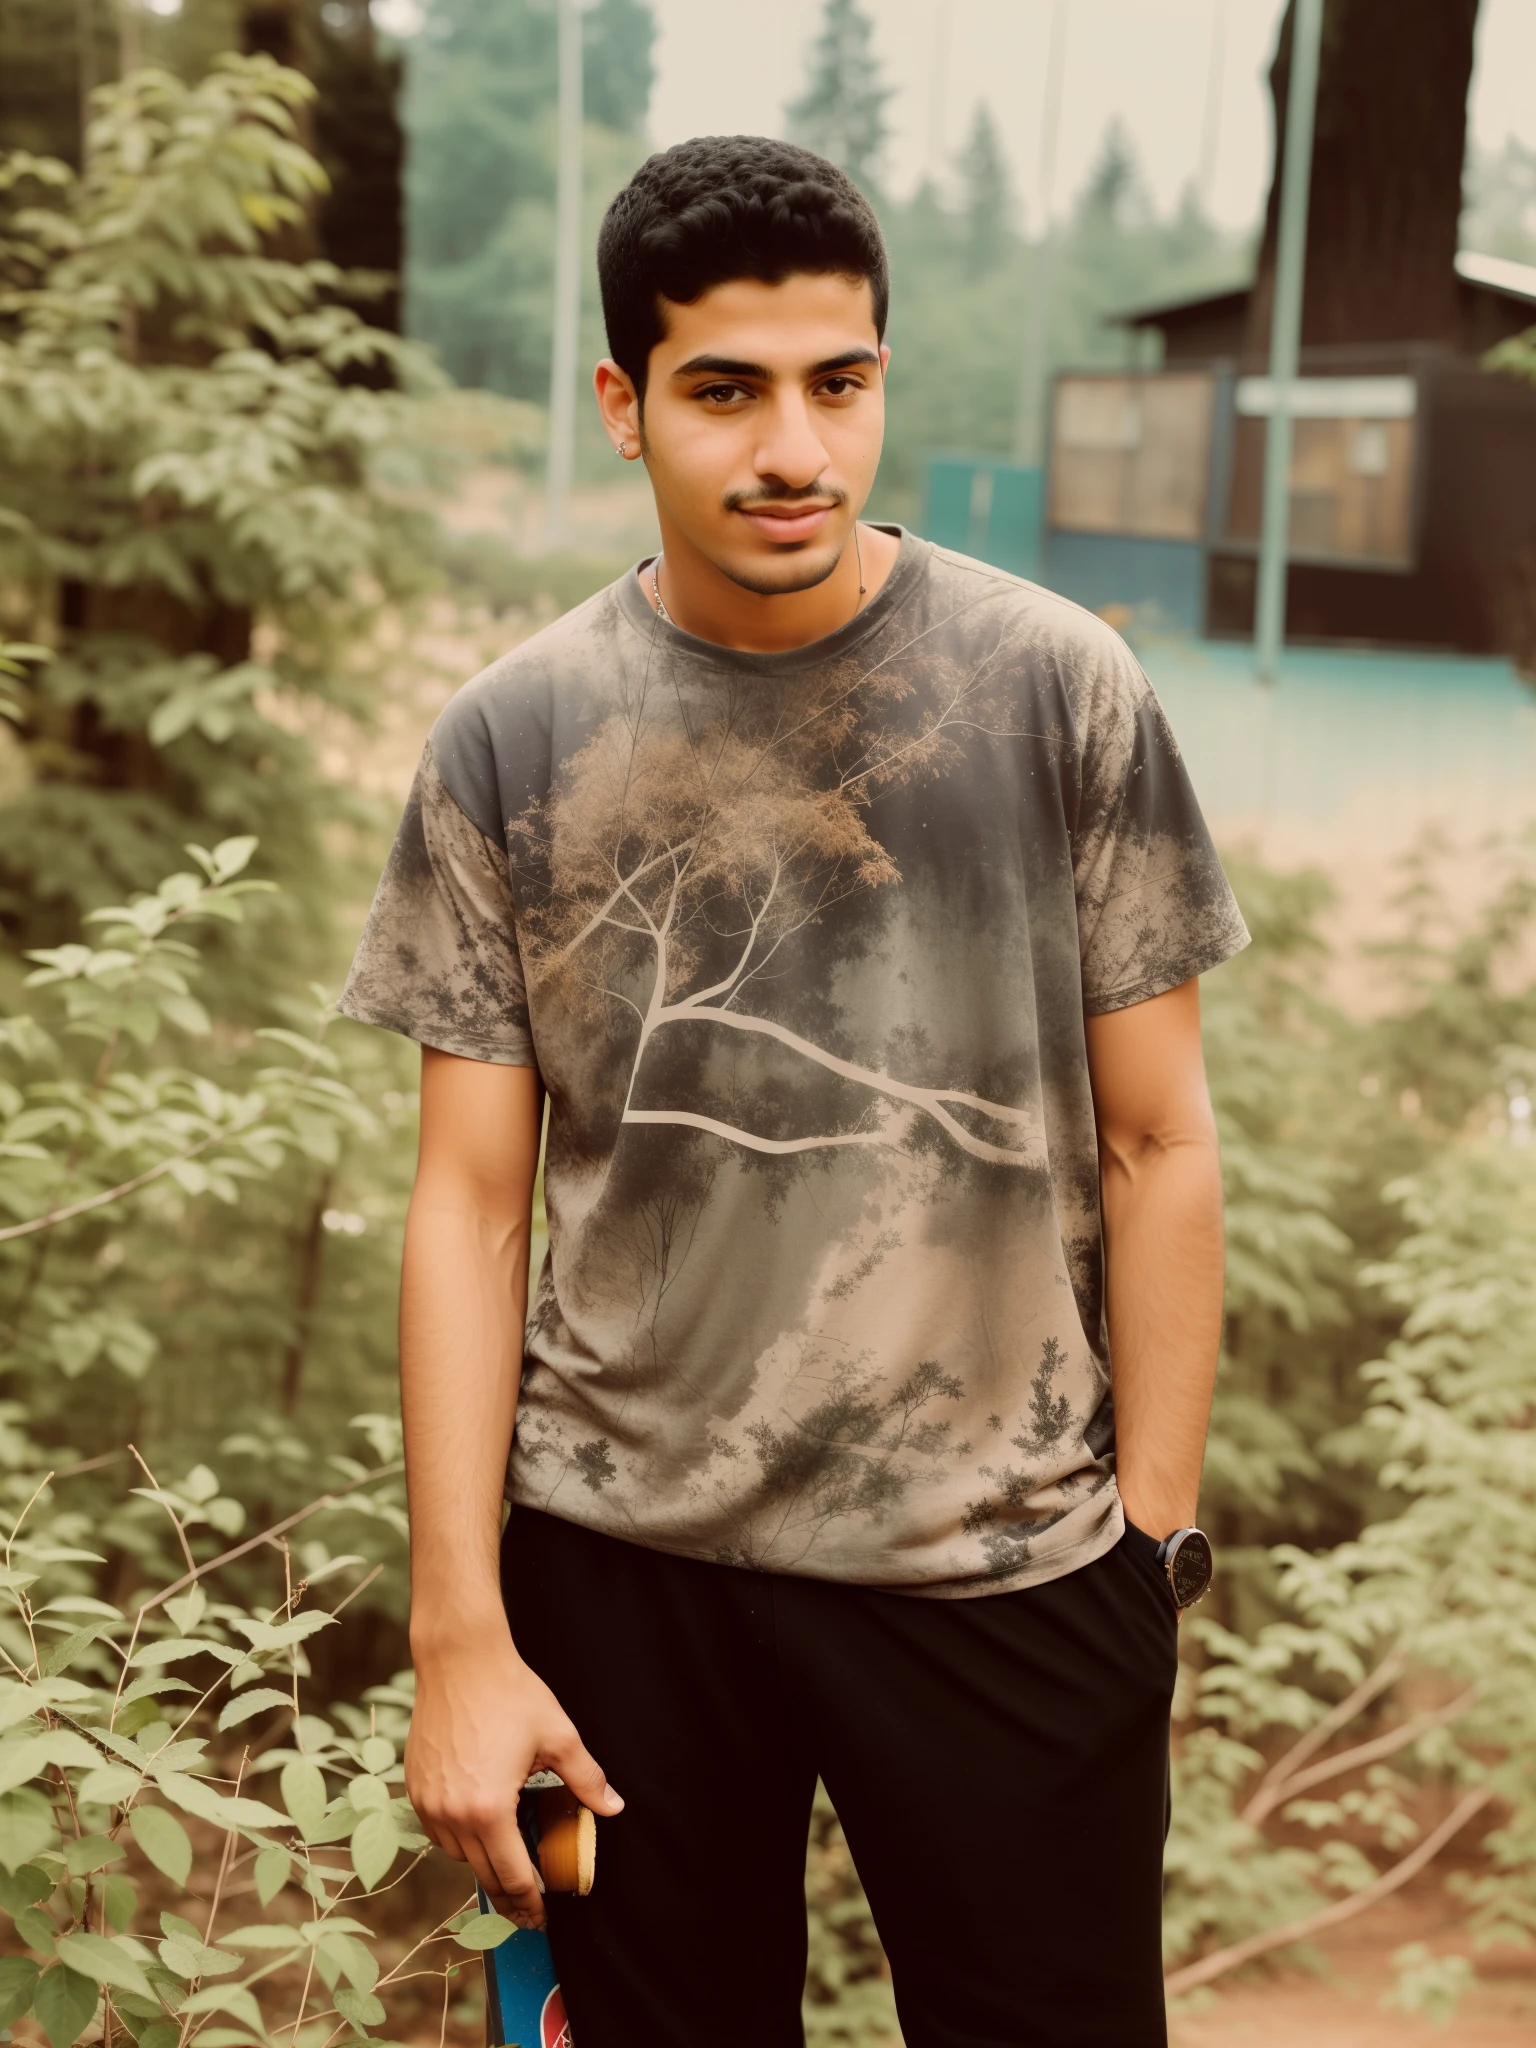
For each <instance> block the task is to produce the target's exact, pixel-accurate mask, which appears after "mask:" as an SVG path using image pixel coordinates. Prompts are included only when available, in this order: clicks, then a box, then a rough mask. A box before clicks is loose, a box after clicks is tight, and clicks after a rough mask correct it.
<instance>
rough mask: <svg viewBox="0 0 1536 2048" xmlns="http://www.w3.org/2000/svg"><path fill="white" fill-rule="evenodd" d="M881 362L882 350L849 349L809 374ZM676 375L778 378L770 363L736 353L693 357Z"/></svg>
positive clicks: (768, 380)
mask: <svg viewBox="0 0 1536 2048" xmlns="http://www.w3.org/2000/svg"><path fill="white" fill-rule="evenodd" d="M879 362H880V357H879V353H878V352H877V351H876V350H875V349H872V348H848V349H844V350H843V352H842V354H841V355H838V356H828V357H827V359H826V361H825V362H822V363H812V365H811V367H810V369H809V370H808V371H807V372H806V375H807V376H808V377H830V376H833V375H834V374H835V373H836V372H837V371H838V370H854V369H858V368H859V367H860V366H862V365H868V364H871V363H873V364H874V365H876V366H877V367H878V365H879ZM672 374H673V376H674V377H750V378H751V379H752V381H753V382H754V383H757V384H771V383H772V382H773V381H774V376H773V372H772V370H770V369H769V368H768V367H767V365H766V364H764V363H743V362H738V361H737V359H736V358H735V357H734V356H710V355H703V356H690V357H689V358H688V360H687V362H686V363H680V364H679V365H678V367H677V368H676V369H675V370H674V371H673V372H672Z"/></svg>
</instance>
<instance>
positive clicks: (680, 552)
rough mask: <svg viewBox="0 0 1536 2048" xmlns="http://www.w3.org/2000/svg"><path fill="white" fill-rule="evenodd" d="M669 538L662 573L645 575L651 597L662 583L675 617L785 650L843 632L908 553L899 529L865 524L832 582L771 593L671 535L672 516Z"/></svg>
mask: <svg viewBox="0 0 1536 2048" xmlns="http://www.w3.org/2000/svg"><path fill="white" fill-rule="evenodd" d="M662 542H663V552H662V555H661V560H660V576H659V578H655V577H653V576H652V575H651V574H649V573H647V575H646V576H645V578H644V579H643V581H644V582H645V584H646V586H647V591H646V594H647V596H648V597H649V599H650V601H651V602H652V603H653V604H654V603H655V598H656V588H657V584H658V582H659V585H660V592H661V599H662V603H663V604H664V605H665V606H666V611H667V617H668V618H669V619H671V621H672V623H673V624H674V625H675V626H679V627H680V628H681V629H682V630H683V632H685V633H692V634H693V635H694V637H695V638H696V639H699V640H712V641H713V642H714V643H715V645H716V646H717V647H731V648H734V649H736V650H737V651H738V652H740V653H742V654H784V653H787V652H789V651H790V650H792V649H793V648H796V647H808V646H809V645H810V643H811V642H812V641H813V640H824V639H826V637H827V635H828V634H829V633H835V632H837V630H838V629H839V627H842V626H846V625H847V624H848V621H849V620H850V619H852V618H854V617H855V616H856V615H857V614H858V613H859V612H860V611H862V609H863V608H864V606H865V605H867V604H868V603H869V602H870V601H871V600H872V599H873V598H874V597H875V596H876V595H877V593H878V592H879V590H880V588H881V586H882V585H883V584H884V583H885V581H886V578H887V577H888V576H889V575H890V573H891V571H892V570H893V569H894V568H895V566H896V557H897V556H898V554H900V552H901V543H900V541H899V540H897V538H896V536H895V535H894V534H890V533H885V532H883V531H882V530H881V529H880V528H879V527H878V526H866V525H863V524H862V523H861V524H860V525H859V527H858V541H857V544H855V542H854V540H853V539H852V537H850V539H849V542H848V545H847V547H845V548H844V550H843V552H842V555H841V557H840V559H839V561H838V564H837V567H836V568H835V569H834V570H833V571H832V574H831V575H830V576H828V577H827V578H826V580H825V582H822V583H818V584H816V585H815V587H814V588H813V589H811V590H792V591H786V592H784V593H783V594H782V595H780V596H776V597H764V596H762V595H761V594H760V593H759V592H757V591H755V590H743V589H742V587H741V585H740V584H739V583H733V582H732V581H731V579H730V578H729V577H728V576H724V575H722V574H721V572H720V571H719V570H718V569H717V568H716V567H715V566H714V564H713V563H712V562H709V561H706V560H705V558H704V557H703V556H702V555H700V554H698V553H697V551H696V550H694V549H692V548H690V547H689V546H688V544H687V542H686V541H684V540H683V539H682V537H681V536H680V535H676V534H673V535H668V533H667V531H666V523H665V522H663V528H662ZM861 563H862V570H863V574H862V581H863V585H864V589H863V592H862V594H861V593H860V590H859V584H860V580H861V577H860V567H861Z"/></svg>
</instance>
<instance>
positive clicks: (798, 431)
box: [753, 391, 827, 491]
mask: <svg viewBox="0 0 1536 2048" xmlns="http://www.w3.org/2000/svg"><path fill="white" fill-rule="evenodd" d="M765 410H767V422H766V424H767V432H766V433H765V434H764V436H763V438H762V440H761V441H760V442H759V443H758V446H757V455H756V460H755V461H754V464H753V467H754V469H755V470H756V472H757V474H758V476H760V477H762V478H763V480H764V481H765V482H766V481H768V480H769V479H770V478H772V479H775V480H777V481H778V482H780V483H784V484H787V485H788V486H789V488H790V490H792V491H803V490H807V489H809V487H810V486H811V485H812V484H813V483H815V481H816V479H817V477H819V476H820V475H821V472H822V471H823V470H824V469H825V468H826V466H827V451H826V449H825V448H824V447H823V446H822V441H821V436H820V435H819V434H818V433H817V431H816V424H815V421H814V420H813V419H812V417H811V411H810V408H809V406H808V405H807V404H806V402H805V399H804V397H803V395H802V394H801V393H800V392H798V391H795V392H785V393H783V394H782V395H781V396H780V397H779V400H778V403H777V404H775V405H774V406H772V407H771V408H770V409H765Z"/></svg>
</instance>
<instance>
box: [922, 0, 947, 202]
mask: <svg viewBox="0 0 1536 2048" xmlns="http://www.w3.org/2000/svg"><path fill="white" fill-rule="evenodd" d="M949 9H950V0H935V4H934V10H933V65H932V69H931V71H930V73H929V81H928V148H927V157H928V161H927V164H926V166H925V168H924V173H923V175H924V176H925V177H926V179H927V181H928V183H929V184H930V185H932V186H934V187H935V189H937V187H938V186H939V185H940V184H941V183H942V181H943V177H944V116H945V113H946V111H947V109H948V105H949V42H950V34H949Z"/></svg>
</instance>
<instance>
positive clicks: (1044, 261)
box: [1013, 0, 1068, 462]
mask: <svg viewBox="0 0 1536 2048" xmlns="http://www.w3.org/2000/svg"><path fill="white" fill-rule="evenodd" d="M1067 6H1068V0H1054V5H1053V6H1052V8H1051V39H1050V42H1049V43H1048V44H1047V46H1046V57H1045V102H1044V105H1043V106H1042V108H1041V112H1040V162H1039V167H1038V169H1037V171H1036V174H1035V188H1036V190H1037V191H1038V193H1039V195H1040V247H1039V253H1038V254H1037V256H1036V258H1035V261H1034V263H1033V265H1032V266H1031V269H1032V273H1033V276H1032V281H1033V285H1034V298H1033V303H1032V304H1031V307H1030V314H1031V318H1030V334H1029V353H1028V355H1027V356H1026V358H1025V363H1024V379H1023V385H1022V388H1021V389H1020V392H1019V416H1018V419H1017V420H1016V422H1015V423H1014V432H1013V447H1014V453H1015V454H1016V455H1017V457H1018V459H1019V460H1020V461H1021V462H1039V461H1040V460H1041V459H1042V454H1043V450H1044V445H1045V422H1044V413H1045V392H1046V386H1047V383H1048V381H1049V378H1050V360H1049V358H1050V352H1051V299H1052V295H1053V294H1052V286H1053V284H1054V278H1053V276H1052V270H1053V267H1054V265H1053V255H1054V252H1053V250H1052V248H1051V199H1052V193H1053V188H1054V186H1055V183H1056V143H1057V138H1058V136H1059V135H1060V133H1061V85H1062V76H1063V73H1064V72H1065V70H1066V63H1067Z"/></svg>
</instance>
